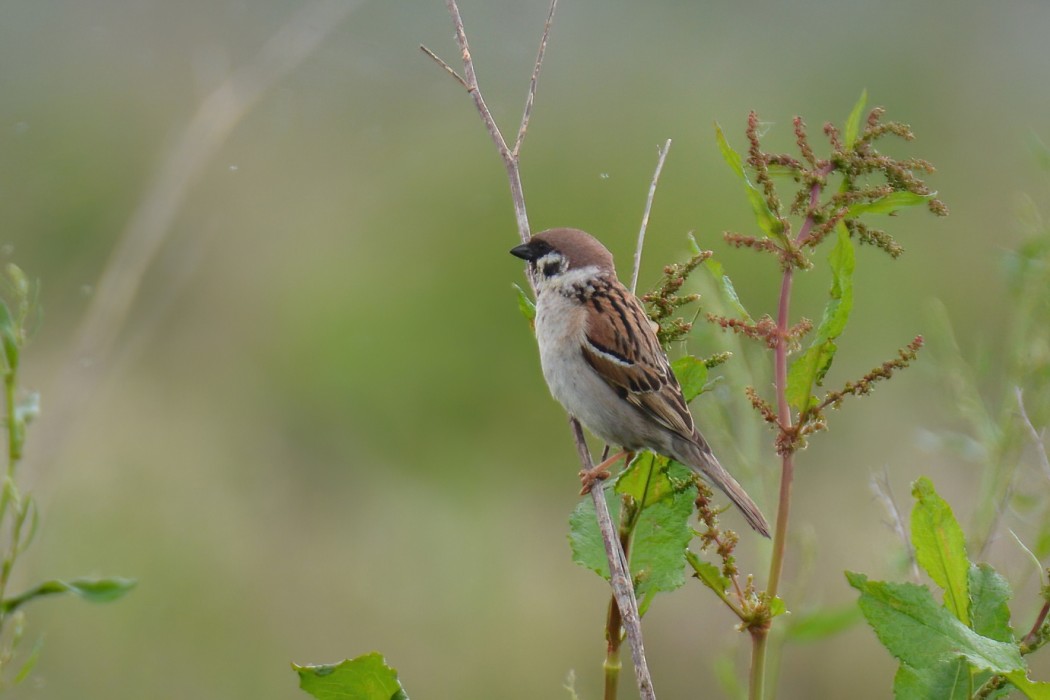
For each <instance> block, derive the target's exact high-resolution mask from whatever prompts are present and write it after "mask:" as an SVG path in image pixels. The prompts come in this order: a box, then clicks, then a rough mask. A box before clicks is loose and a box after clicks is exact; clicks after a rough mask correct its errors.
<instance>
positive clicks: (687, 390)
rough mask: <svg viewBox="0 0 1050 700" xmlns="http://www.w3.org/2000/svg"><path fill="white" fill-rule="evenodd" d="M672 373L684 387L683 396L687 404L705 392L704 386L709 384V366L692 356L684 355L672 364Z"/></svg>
mask: <svg viewBox="0 0 1050 700" xmlns="http://www.w3.org/2000/svg"><path fill="white" fill-rule="evenodd" d="M671 371H672V372H674V376H675V378H676V379H677V380H678V384H679V386H681V387H682V396H684V397H685V400H686V403H688V402H690V401H692V400H693V399H695V398H696V397H697V396H699V395H700V393H701V392H703V390H704V385H706V384H707V365H705V364H704V361H703V360H701V359H699V358H697V357H694V356H692V355H683V356H682V357H679V358H678V359H677V360H675V361H674V362H672V363H671Z"/></svg>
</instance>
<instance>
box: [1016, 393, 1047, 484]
mask: <svg viewBox="0 0 1050 700" xmlns="http://www.w3.org/2000/svg"><path fill="white" fill-rule="evenodd" d="M1014 393H1015V394H1016V395H1017V407H1018V408H1019V409H1020V411H1021V422H1022V423H1023V424H1024V427H1025V430H1026V431H1027V432H1028V437H1030V438H1031V439H1032V444H1033V445H1035V451H1036V454H1037V455H1038V456H1039V464H1040V466H1042V467H1043V473H1044V474H1046V476H1047V477H1048V478H1050V457H1047V455H1046V443H1044V442H1043V436H1042V435H1040V434H1039V431H1038V430H1036V429H1035V426H1034V425H1032V419H1031V418H1029V417H1028V411H1026V410H1025V408H1024V394H1023V392H1022V391H1021V387H1015V388H1014Z"/></svg>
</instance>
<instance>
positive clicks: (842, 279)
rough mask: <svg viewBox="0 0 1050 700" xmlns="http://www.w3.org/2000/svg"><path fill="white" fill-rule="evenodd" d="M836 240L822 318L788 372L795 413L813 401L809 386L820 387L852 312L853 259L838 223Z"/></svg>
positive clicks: (841, 227)
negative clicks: (813, 334)
mask: <svg viewBox="0 0 1050 700" xmlns="http://www.w3.org/2000/svg"><path fill="white" fill-rule="evenodd" d="M835 230H836V232H837V233H838V238H837V240H836V241H835V246H834V247H833V248H832V249H831V252H830V253H829V254H828V263H829V264H830V265H831V289H830V291H829V292H828V296H829V298H828V303H827V305H826V306H825V307H824V316H823V318H821V320H820V325H819V326H817V332H816V336H815V337H814V338H813V342H812V343H811V344H810V346H809V348H808V349H807V350H806V351H805V352H804V353H802V355H801V356H800V357H799V358H798V359H797V360H795V361H794V362H793V363H792V364H791V368H790V369H789V370H788V383H787V399H788V403H789V404H790V405H791V406H792V407H793V408H795V410H797V411H804V410H805V409H806V408H808V407H809V405H810V403H811V401H812V400H813V398H812V396H813V394H812V392H813V385H814V384H816V385H817V386H820V385H821V384H822V383H823V382H824V375H826V374H827V372H828V370H829V369H830V368H831V361H832V360H833V359H834V358H835V351H836V350H838V346H837V345H835V339H836V338H838V337H839V335H841V334H842V331H843V330H844V329H845V328H846V322H847V321H848V320H849V315H850V312H851V311H852V310H853V269H854V267H855V266H856V258H855V256H854V251H853V243H852V242H851V241H850V238H849V231H847V230H846V227H845V226H843V225H842V224H841V223H840V224H839V225H838V226H836V227H835Z"/></svg>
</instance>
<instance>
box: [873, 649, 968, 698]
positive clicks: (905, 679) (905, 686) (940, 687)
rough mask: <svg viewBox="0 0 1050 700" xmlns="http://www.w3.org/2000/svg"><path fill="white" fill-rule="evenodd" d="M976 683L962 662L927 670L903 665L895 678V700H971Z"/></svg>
mask: <svg viewBox="0 0 1050 700" xmlns="http://www.w3.org/2000/svg"><path fill="white" fill-rule="evenodd" d="M971 695H973V680H972V678H971V676H970V668H969V666H967V664H966V662H965V661H964V660H962V659H952V660H950V661H943V662H941V663H939V664H935V665H933V666H929V667H927V668H921V669H918V668H913V667H911V666H909V665H907V664H901V665H900V668H898V669H897V675H896V676H894V678H893V697H894V700H934V698H936V700H970V696H971Z"/></svg>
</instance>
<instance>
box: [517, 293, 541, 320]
mask: <svg viewBox="0 0 1050 700" xmlns="http://www.w3.org/2000/svg"><path fill="white" fill-rule="evenodd" d="M514 289H516V290H517V292H518V311H520V312H521V315H522V316H524V317H525V320H527V321H528V322H529V323H532V322H534V321H535V320H536V302H534V301H533V300H532V298H531V297H529V295H528V294H526V293H525V290H524V289H522V288H521V287H519V286H518V285H514Z"/></svg>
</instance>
